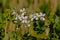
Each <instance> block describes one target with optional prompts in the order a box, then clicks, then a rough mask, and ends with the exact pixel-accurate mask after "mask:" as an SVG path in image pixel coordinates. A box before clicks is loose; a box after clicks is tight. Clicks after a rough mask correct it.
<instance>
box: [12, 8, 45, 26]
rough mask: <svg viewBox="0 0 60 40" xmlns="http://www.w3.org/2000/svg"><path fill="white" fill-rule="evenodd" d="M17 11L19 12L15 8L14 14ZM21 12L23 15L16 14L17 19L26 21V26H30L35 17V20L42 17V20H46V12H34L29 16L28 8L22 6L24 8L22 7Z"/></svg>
mask: <svg viewBox="0 0 60 40" xmlns="http://www.w3.org/2000/svg"><path fill="white" fill-rule="evenodd" d="M15 13H17V12H16V11H15V10H13V12H12V14H15ZM20 13H21V15H18V13H17V14H16V18H15V20H18V19H19V20H20V21H21V22H22V23H24V24H26V26H28V27H29V26H30V21H33V20H34V19H35V20H38V19H40V20H43V21H44V20H45V18H44V17H45V14H43V13H41V12H40V13H33V14H30V15H29V16H28V15H27V14H26V10H25V8H22V9H20ZM28 19H30V20H28ZM15 22H17V21H15Z"/></svg>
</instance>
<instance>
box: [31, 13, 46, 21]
mask: <svg viewBox="0 0 60 40" xmlns="http://www.w3.org/2000/svg"><path fill="white" fill-rule="evenodd" d="M44 16H45V14H43V13H41V12H40V13H34V14H31V15H30V19H31V21H33V20H34V19H35V20H38V19H39V18H40V20H43V21H44V20H45V18H44Z"/></svg>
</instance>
